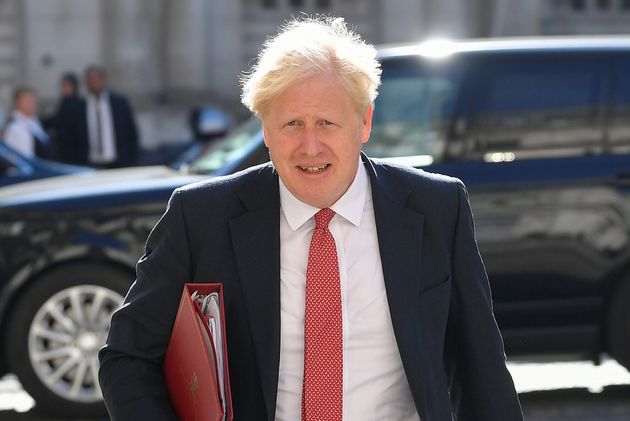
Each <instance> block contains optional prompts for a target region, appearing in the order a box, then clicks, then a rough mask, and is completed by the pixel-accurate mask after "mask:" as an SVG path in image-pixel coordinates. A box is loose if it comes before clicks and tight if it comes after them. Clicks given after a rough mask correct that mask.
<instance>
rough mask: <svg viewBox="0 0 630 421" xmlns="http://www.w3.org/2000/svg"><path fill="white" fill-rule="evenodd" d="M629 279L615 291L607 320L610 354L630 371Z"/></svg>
mask: <svg viewBox="0 0 630 421" xmlns="http://www.w3.org/2000/svg"><path fill="white" fill-rule="evenodd" d="M629 307H630V279H627V280H626V281H625V282H623V283H622V284H621V286H620V287H619V288H617V290H616V291H615V293H614V295H613V298H612V304H611V306H610V313H609V318H608V343H609V345H610V354H611V355H612V357H613V358H615V359H616V360H617V361H618V362H619V364H621V365H623V366H624V367H626V368H627V369H628V370H630V311H628V308H629Z"/></svg>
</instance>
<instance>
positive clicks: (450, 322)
mask: <svg viewBox="0 0 630 421" xmlns="http://www.w3.org/2000/svg"><path fill="white" fill-rule="evenodd" d="M379 83H380V69H379V65H378V62H377V61H376V59H375V50H374V48H373V47H372V46H369V45H366V44H365V43H364V42H363V41H361V40H360V38H359V37H358V36H356V35H355V34H353V33H352V32H350V31H349V30H348V29H347V28H346V26H345V24H344V22H343V20H342V19H332V18H321V19H318V20H309V19H306V20H302V21H294V22H292V23H290V24H288V25H287V26H286V27H285V28H284V30H283V31H282V32H281V33H280V34H279V35H277V36H276V37H275V38H273V39H272V40H270V41H268V42H267V44H265V47H264V49H263V51H262V52H261V54H260V57H259V60H258V63H257V65H256V66H255V68H254V69H253V72H252V73H251V74H249V75H248V76H247V77H246V78H245V83H244V91H243V98H242V99H243V103H244V104H245V105H247V106H248V107H249V108H250V109H251V110H252V111H253V112H254V113H256V114H257V115H258V116H259V117H260V118H261V120H262V124H263V132H264V138H265V144H266V145H267V147H268V148H269V153H270V156H271V160H272V163H273V165H270V164H267V165H262V166H258V167H254V168H252V169H249V170H246V171H244V172H242V173H240V174H236V175H234V176H230V177H225V178H217V179H214V180H210V181H208V182H203V183H200V184H195V185H192V186H188V187H184V188H181V189H178V190H176V192H175V193H174V194H173V196H172V198H171V200H170V203H169V207H168V209H167V211H166V213H165V214H164V216H163V217H162V219H161V220H160V222H159V223H158V224H157V225H156V227H155V229H154V230H153V232H152V233H151V235H150V237H149V240H148V242H147V248H146V253H145V255H144V256H143V257H142V259H141V260H140V262H139V264H138V277H137V280H136V283H135V284H134V285H133V286H132V288H131V289H130V291H129V294H128V296H127V298H126V303H125V305H124V306H123V307H122V309H120V310H119V311H117V312H116V313H115V314H114V316H113V318H112V324H111V329H110V334H109V337H108V340H107V345H106V346H105V348H103V349H102V351H101V353H100V359H101V364H102V366H101V371H100V382H101V387H102V389H103V393H104V396H105V402H106V404H107V407H108V409H109V411H110V414H111V416H112V419H114V420H127V419H129V420H131V419H136V418H139V417H141V416H144V417H147V418H148V419H152V420H162V419H176V418H175V416H174V414H173V410H172V408H171V405H170V403H169V400H168V398H167V392H166V389H165V386H164V380H163V377H162V371H161V370H162V362H163V356H164V352H165V349H166V346H167V343H168V339H169V335H170V329H171V327H172V324H173V319H174V317H175V313H176V310H177V305H178V299H179V296H180V294H181V291H182V286H183V283H184V282H221V283H222V284H223V287H224V292H225V309H226V326H227V343H228V359H229V369H230V378H231V385H232V400H233V407H234V419H235V420H269V421H272V420H298V419H302V420H326V421H331V420H342V419H343V420H419V419H421V420H423V421H436V420H437V421H446V420H452V419H453V417H455V419H457V420H479V421H492V420H496V421H512V420H521V419H522V416H521V411H520V406H519V403H518V398H517V395H516V392H515V390H514V385H513V383H512V380H511V378H510V375H509V373H508V371H507V369H506V366H505V355H504V351H503V343H502V340H501V336H500V334H499V331H498V329H497V326H496V323H495V321H494V318H493V315H492V309H491V299H490V292H489V289H488V283H487V277H486V274H485V271H484V268H483V264H482V262H481V259H480V256H479V253H478V251H477V246H476V243H475V238H474V232H473V223H472V217H471V213H470V208H469V204H468V199H467V194H466V190H465V188H464V187H463V185H462V184H461V182H459V181H458V180H456V179H452V178H449V177H444V176H439V175H433V174H428V173H425V172H423V171H420V170H415V169H411V168H405V167H398V166H391V165H387V164H385V163H383V162H380V161H376V160H371V159H369V158H367V157H365V156H363V155H361V152H360V151H361V145H362V144H363V143H365V142H367V141H368V139H369V135H370V129H371V119H372V104H373V101H374V99H375V97H376V94H377V87H378V84H379Z"/></svg>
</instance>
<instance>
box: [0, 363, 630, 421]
mask: <svg viewBox="0 0 630 421" xmlns="http://www.w3.org/2000/svg"><path fill="white" fill-rule="evenodd" d="M510 371H511V372H512V375H513V377H514V381H515V383H516V387H517V389H518V390H519V393H520V397H521V402H522V404H523V411H524V413H525V420H526V421H569V420H570V421H629V420H630V399H628V397H629V396H630V373H628V371H626V370H625V369H624V368H622V367H620V366H619V365H618V364H616V363H615V362H613V361H605V362H604V363H603V364H602V365H600V366H594V365H593V364H590V363H553V364H551V363H549V364H534V363H512V364H510ZM0 421H52V419H51V418H48V417H46V416H44V415H41V414H38V413H37V408H36V407H34V402H33V400H32V399H31V398H30V396H28V394H26V393H25V392H24V391H23V390H22V388H21V387H20V384H19V382H18V381H17V380H16V379H15V378H14V377H13V376H6V377H4V378H3V379H0Z"/></svg>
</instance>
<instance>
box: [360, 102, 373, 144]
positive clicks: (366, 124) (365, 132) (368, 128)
mask: <svg viewBox="0 0 630 421" xmlns="http://www.w3.org/2000/svg"><path fill="white" fill-rule="evenodd" d="M373 113H374V107H373V106H372V105H371V104H370V105H368V106H367V108H366V109H365V112H364V113H363V115H362V116H361V119H362V122H363V126H362V127H361V143H366V142H367V141H368V140H369V139H370V133H371V132H372V114H373Z"/></svg>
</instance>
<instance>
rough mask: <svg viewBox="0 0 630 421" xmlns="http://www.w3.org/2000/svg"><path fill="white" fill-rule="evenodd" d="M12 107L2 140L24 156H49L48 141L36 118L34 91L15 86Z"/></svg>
mask: <svg viewBox="0 0 630 421" xmlns="http://www.w3.org/2000/svg"><path fill="white" fill-rule="evenodd" d="M13 108H14V109H13V113H12V114H11V119H10V120H9V123H8V124H7V128H6V130H5V133H4V141H5V142H6V143H7V145H9V146H11V147H12V148H13V149H15V150H16V151H18V152H20V153H21V154H22V155H24V156H26V157H29V158H31V157H35V156H37V157H40V158H49V154H50V142H49V139H48V134H46V132H45V131H44V128H43V127H42V124H41V122H40V121H39V119H38V118H37V98H36V97H35V92H33V90H31V89H29V88H23V87H21V88H17V89H16V90H15V93H14V94H13Z"/></svg>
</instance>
